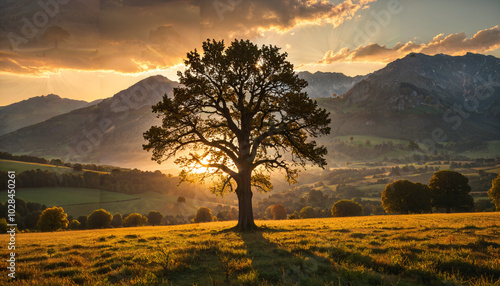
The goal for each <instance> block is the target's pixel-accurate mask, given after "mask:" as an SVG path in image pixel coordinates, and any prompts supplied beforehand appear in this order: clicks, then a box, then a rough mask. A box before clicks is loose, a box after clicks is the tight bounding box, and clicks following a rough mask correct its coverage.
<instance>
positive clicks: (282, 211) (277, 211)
mask: <svg viewBox="0 0 500 286" xmlns="http://www.w3.org/2000/svg"><path fill="white" fill-rule="evenodd" d="M271 212H272V214H273V219H275V220H277V219H286V208H285V207H284V206H283V205H280V204H277V205H274V206H273V207H272V209H271Z"/></svg>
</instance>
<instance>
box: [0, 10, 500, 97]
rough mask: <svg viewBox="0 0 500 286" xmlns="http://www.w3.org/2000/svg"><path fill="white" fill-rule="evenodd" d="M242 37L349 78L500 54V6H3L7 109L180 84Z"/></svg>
mask: <svg viewBox="0 0 500 286" xmlns="http://www.w3.org/2000/svg"><path fill="white" fill-rule="evenodd" d="M235 38H236V39H250V40H251V41H252V42H254V43H257V44H259V45H263V44H265V45H268V44H272V45H276V46H278V47H280V48H281V49H282V51H284V52H287V54H288V60H289V61H290V62H292V63H293V64H294V66H295V69H296V70H297V71H310V72H313V73H314V72H317V71H323V72H341V73H344V74H346V75H349V76H355V75H364V74H368V73H371V72H373V71H375V70H378V69H380V68H383V67H384V66H385V65H386V64H388V63H389V62H391V61H394V60H396V59H398V58H401V57H404V56H405V55H407V54H408V53H411V52H421V53H425V54H429V55H434V54H439V53H443V54H449V55H464V54H465V53H467V52H472V53H481V54H487V55H493V56H496V57H500V1H498V0H489V1H487V0H478V1H470V0H332V1H319V0H273V1H270V0H205V1H204V0H100V1H99V0H40V1H32V0H2V2H1V3H0V106H5V105H8V104H12V103H14V102H18V101H21V100H24V99H27V98H30V97H34V96H40V95H47V94H50V93H54V94H57V95H59V96H61V97H64V98H71V99H78V100H85V101H89V102H90V101H93V100H96V99H100V98H106V97H110V96H112V95H114V94H115V93H117V92H119V91H120V90H122V89H125V88H127V87H129V86H131V85H132V84H134V83H135V82H137V81H139V80H141V79H144V78H146V77H148V76H151V75H156V74H162V75H164V76H166V77H168V78H169V79H172V80H177V72H178V71H182V70H184V66H183V58H184V57H185V56H186V53H187V52H189V51H192V50H194V49H200V47H201V43H202V42H203V41H204V40H206V39H216V40H221V39H223V40H225V42H226V43H228V44H229V43H230V42H231V40H233V39H235Z"/></svg>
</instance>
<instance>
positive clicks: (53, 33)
mask: <svg viewBox="0 0 500 286" xmlns="http://www.w3.org/2000/svg"><path fill="white" fill-rule="evenodd" d="M69 35H70V34H69V32H68V31H66V30H64V29H63V28H61V27H59V26H51V27H48V28H47V30H45V33H44V34H43V36H42V39H43V40H44V41H45V42H49V43H52V42H53V43H54V48H55V49H57V47H58V46H59V42H63V41H65V40H66V39H68V38H69Z"/></svg>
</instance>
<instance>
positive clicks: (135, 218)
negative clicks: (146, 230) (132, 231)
mask: <svg viewBox="0 0 500 286" xmlns="http://www.w3.org/2000/svg"><path fill="white" fill-rule="evenodd" d="M147 223H148V218H147V217H145V216H143V215H141V214H138V213H131V214H129V215H128V216H126V217H125V219H124V220H123V226H125V227H134V226H143V225H146V224H147Z"/></svg>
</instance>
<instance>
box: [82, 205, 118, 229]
mask: <svg viewBox="0 0 500 286" xmlns="http://www.w3.org/2000/svg"><path fill="white" fill-rule="evenodd" d="M111 220H113V216H112V215H111V214H110V213H109V212H108V211H106V210H104V209H98V210H95V211H93V212H92V213H91V214H90V215H89V216H88V217H87V228H108V227H110V226H111Z"/></svg>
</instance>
